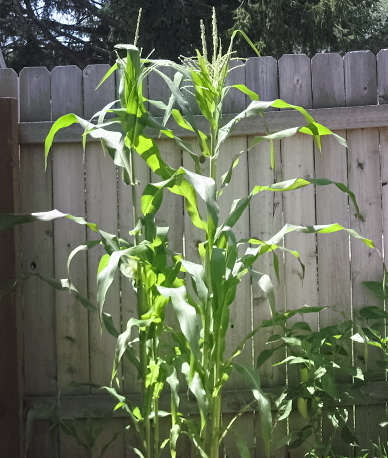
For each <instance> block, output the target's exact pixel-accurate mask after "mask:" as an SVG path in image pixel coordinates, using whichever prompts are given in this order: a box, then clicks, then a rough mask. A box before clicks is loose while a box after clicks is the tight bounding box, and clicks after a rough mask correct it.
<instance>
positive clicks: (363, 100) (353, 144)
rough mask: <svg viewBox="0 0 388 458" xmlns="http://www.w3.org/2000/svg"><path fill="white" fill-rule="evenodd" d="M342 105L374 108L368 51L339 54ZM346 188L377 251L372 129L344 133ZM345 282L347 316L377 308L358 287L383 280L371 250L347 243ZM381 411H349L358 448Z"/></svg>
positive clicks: (358, 352)
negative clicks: (342, 76)
mask: <svg viewBox="0 0 388 458" xmlns="http://www.w3.org/2000/svg"><path fill="white" fill-rule="evenodd" d="M344 63H345V91H346V104H347V106H352V105H356V104H357V105H366V104H373V103H376V61H375V56H374V55H373V54H372V53H371V52H369V51H366V52H363V51H358V52H351V53H348V54H346V55H345V58H344ZM347 140H348V148H349V153H348V155H349V166H348V167H349V187H350V189H351V190H352V191H353V192H354V193H355V195H356V197H357V199H358V204H359V207H360V211H361V213H362V215H363V217H364V220H363V221H359V220H357V219H356V218H355V217H354V212H352V213H351V226H352V227H353V228H354V229H355V230H357V231H359V232H361V234H362V235H363V236H364V237H368V238H370V239H372V240H373V241H374V242H375V244H376V246H377V248H378V249H381V243H382V240H381V234H382V226H381V190H380V153H379V131H378V129H358V130H353V131H348V138H347ZM351 255H352V258H351V259H352V262H351V278H352V297H353V301H352V306H353V313H356V312H357V311H358V310H359V309H360V308H362V307H365V306H366V305H377V306H381V303H380V301H378V300H377V299H376V298H375V297H374V296H373V295H372V294H371V293H370V292H369V291H368V290H367V289H366V288H365V286H364V285H363V282H364V281H367V280H380V279H381V278H382V275H383V271H382V268H383V266H382V260H381V258H380V257H379V255H378V253H377V252H376V251H375V250H369V249H367V248H366V247H365V246H364V245H363V244H361V243H357V241H356V240H351ZM361 347H362V346H361V345H357V344H356V345H355V349H354V366H355V367H361V368H362V369H363V370H364V369H365V368H366V366H365V361H364V356H363V351H364V349H363V348H361ZM373 353H374V352H373V351H370V352H369V356H370V357H369V358H368V367H369V368H373V367H374V359H375V356H374V355H373ZM383 411H385V407H381V406H357V407H356V408H355V423H356V434H357V438H358V439H359V441H360V445H361V446H364V447H365V446H370V442H369V441H370V440H371V439H376V435H377V434H378V430H377V429H376V423H375V419H376V418H377V417H378V416H379V415H381V414H382V413H383Z"/></svg>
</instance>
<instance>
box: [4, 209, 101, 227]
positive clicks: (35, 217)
mask: <svg viewBox="0 0 388 458" xmlns="http://www.w3.org/2000/svg"><path fill="white" fill-rule="evenodd" d="M59 218H68V219H70V220H72V221H74V222H75V223H77V224H81V225H86V226H88V228H89V229H91V230H92V231H93V232H98V227H97V225H96V224H92V223H88V222H87V221H85V219H84V218H82V217H78V216H73V215H69V214H68V213H62V212H60V211H59V210H51V211H48V212H38V213H29V214H14V213H3V214H2V215H0V231H2V230H4V229H8V228H10V227H13V226H16V225H18V224H25V223H32V222H34V221H54V220H56V219H59Z"/></svg>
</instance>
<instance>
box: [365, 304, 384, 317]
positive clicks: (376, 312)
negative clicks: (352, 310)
mask: <svg viewBox="0 0 388 458" xmlns="http://www.w3.org/2000/svg"><path fill="white" fill-rule="evenodd" d="M359 314H360V316H362V317H363V318H366V319H367V320H378V319H380V318H384V319H388V313H387V312H386V311H385V310H383V309H382V308H380V307H376V306H372V305H371V306H368V307H364V308H362V309H361V310H360V311H359Z"/></svg>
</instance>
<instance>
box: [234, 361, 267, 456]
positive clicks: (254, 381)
mask: <svg viewBox="0 0 388 458" xmlns="http://www.w3.org/2000/svg"><path fill="white" fill-rule="evenodd" d="M233 366H234V367H235V368H236V369H237V370H238V371H239V372H240V373H241V374H243V375H245V376H246V377H247V380H248V382H249V384H250V385H251V387H252V393H253V396H254V398H255V399H256V401H257V403H258V410H259V414H260V418H261V422H260V424H261V434H262V436H263V440H264V449H265V454H266V456H267V458H269V457H270V454H271V439H272V414H271V403H270V400H269V399H268V397H267V395H266V394H265V393H264V392H263V391H262V389H261V386H260V377H259V374H258V372H257V371H254V370H253V369H252V368H251V367H249V366H245V365H244V366H243V365H241V364H233Z"/></svg>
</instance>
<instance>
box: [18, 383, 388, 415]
mask: <svg viewBox="0 0 388 458" xmlns="http://www.w3.org/2000/svg"><path fill="white" fill-rule="evenodd" d="M349 388H350V385H348V384H341V385H340V391H341V392H345V391H346V390H349ZM281 389H283V387H277V388H266V389H263V391H264V392H265V393H267V394H268V395H269V397H270V399H271V400H274V399H275V398H276V395H277V394H278V393H279V392H280V390H281ZM126 399H127V400H128V401H129V402H130V403H133V404H138V403H139V402H140V396H139V394H138V393H132V394H127V395H126ZM253 400H254V397H253V394H252V391H251V390H250V389H236V390H224V391H223V393H222V405H223V409H222V410H223V412H225V413H230V414H232V413H237V412H239V411H240V410H241V409H242V408H243V407H247V406H248V407H247V412H254V411H255V410H256V408H257V406H255V404H254V403H252V401H253ZM386 402H388V382H387V381H380V382H368V383H366V384H365V386H364V387H363V388H361V389H360V394H359V395H358V396H355V397H354V398H351V397H349V398H346V399H343V400H342V401H341V403H340V405H341V406H345V407H346V406H352V405H358V406H363V405H378V404H384V403H386ZM24 403H25V406H26V408H27V409H32V408H34V407H36V408H42V407H46V408H50V409H54V411H55V412H56V413H57V414H58V415H59V417H60V418H62V419H70V418H88V417H91V418H95V417H101V416H103V414H104V413H106V412H108V411H111V410H112V408H113V407H114V406H115V405H116V403H117V402H116V400H115V399H114V398H113V397H112V396H109V395H106V394H105V395H102V396H100V395H86V396H67V395H62V396H60V397H59V398H58V396H53V397H40V396H37V397H26V398H25V400H24ZM169 403H170V395H169V393H167V392H163V393H162V395H161V398H160V407H161V408H162V409H166V408H167V409H168V408H169V407H168V406H169V405H170V404H169ZM251 403H252V405H251ZM181 409H182V411H184V412H185V413H187V414H188V415H195V414H196V413H197V412H198V406H197V403H196V401H195V399H194V398H193V397H192V396H190V397H188V396H182V399H181ZM275 410H276V406H275V404H274V403H273V404H272V411H275ZM126 415H127V414H126V412H125V411H124V410H123V409H118V410H115V411H114V416H115V417H126Z"/></svg>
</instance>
